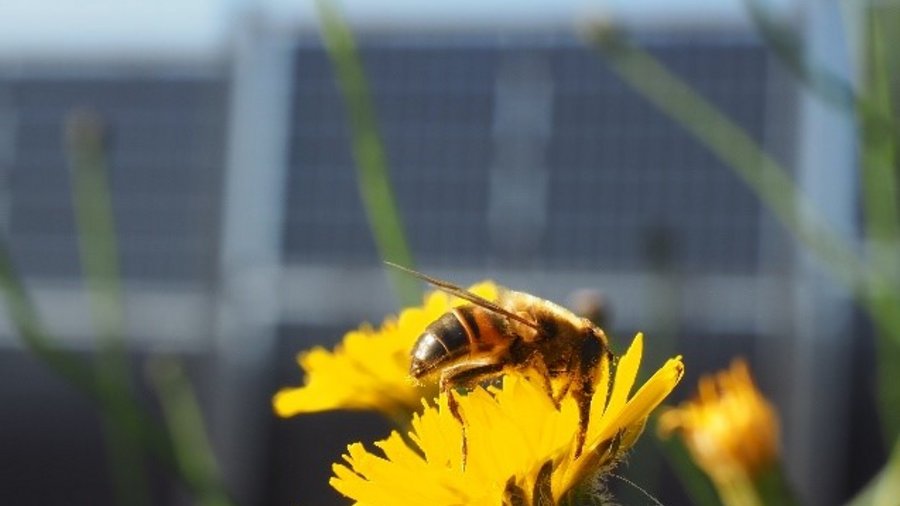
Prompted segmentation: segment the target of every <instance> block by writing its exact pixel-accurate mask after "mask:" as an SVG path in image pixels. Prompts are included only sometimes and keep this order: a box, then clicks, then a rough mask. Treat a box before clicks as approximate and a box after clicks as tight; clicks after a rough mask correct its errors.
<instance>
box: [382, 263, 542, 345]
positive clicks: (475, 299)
mask: <svg viewBox="0 0 900 506" xmlns="http://www.w3.org/2000/svg"><path fill="white" fill-rule="evenodd" d="M384 263H385V264H386V265H388V266H390V267H393V268H395V269H399V270H401V271H403V272H405V273H407V274H410V275H412V276H415V277H417V278H419V279H421V280H423V281H425V282H427V283H428V284H430V285H433V286H434V287H436V288H438V289H439V290H441V291H444V292H446V293H449V294H450V295H455V296H456V297H459V298H460V299H463V300H467V301H469V302H471V303H472V304H476V305H478V306H481V307H483V308H485V309H489V310H491V311H493V312H495V313H497V314H500V315H503V316H505V317H507V318H510V319H512V320H515V321H517V322H519V323H522V324H524V325H527V326H529V327H531V328H533V329H534V330H537V331H538V332H540V331H541V327H540V326H539V325H538V324H537V323H536V322H533V321H531V320H526V319H525V318H522V317H521V316H520V315H517V314H515V313H513V312H510V311H507V310H506V309H503V308H502V307H500V306H498V305H497V304H494V303H493V302H491V301H489V300H487V299H485V298H484V297H481V296H479V295H476V294H474V293H472V292H470V291H468V290H466V289H465V288H460V287H458V286H456V285H454V284H453V283H451V282H449V281H444V280H443V279H437V278H433V277H431V276H429V275H427V274H422V273H421V272H419V271H416V270H413V269H410V268H409V267H403V266H402V265H397V264H395V263H393V262H388V261H387V260H385V261H384Z"/></svg>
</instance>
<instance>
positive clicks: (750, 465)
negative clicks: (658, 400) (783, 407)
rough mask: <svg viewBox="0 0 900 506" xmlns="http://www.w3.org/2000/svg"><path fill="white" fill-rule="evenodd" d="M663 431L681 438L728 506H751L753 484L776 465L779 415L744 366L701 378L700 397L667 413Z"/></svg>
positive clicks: (734, 365) (735, 364)
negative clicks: (745, 505) (738, 505)
mask: <svg viewBox="0 0 900 506" xmlns="http://www.w3.org/2000/svg"><path fill="white" fill-rule="evenodd" d="M659 431H660V434H662V435H664V436H666V435H669V434H671V433H673V432H678V433H680V434H681V436H682V438H683V439H684V442H685V445H686V446H687V447H688V450H689V451H690V453H691V456H692V458H693V459H694V461H695V462H696V463H697V464H698V465H699V466H700V467H701V468H702V469H703V470H704V471H705V472H706V473H707V474H709V476H710V477H711V478H712V479H713V482H714V483H715V484H716V487H717V488H718V489H719V493H720V494H722V495H723V499H724V500H725V501H726V503H728V504H748V503H749V504H753V503H754V502H755V500H754V499H752V496H753V495H754V492H753V490H752V481H753V480H754V479H756V478H757V477H759V476H760V475H761V473H764V472H766V471H768V470H770V469H772V467H773V466H774V465H775V464H776V463H777V460H778V445H779V443H778V432H779V430H778V418H777V415H776V412H775V409H774V408H773V407H772V405H771V404H769V402H768V401H766V399H765V398H764V397H763V395H762V394H761V393H760V392H759V391H758V390H757V389H756V387H755V386H754V384H753V379H752V378H751V376H750V370H749V369H748V368H747V364H746V362H744V361H743V360H736V361H734V362H733V363H732V365H731V368H730V369H728V370H725V371H721V372H719V373H718V374H717V375H715V376H714V377H710V376H705V377H703V378H701V379H700V384H699V392H698V395H697V397H696V398H695V399H693V400H691V401H689V402H685V403H683V404H682V405H680V406H679V407H677V408H673V409H671V410H669V411H667V412H665V413H663V415H662V416H661V417H660V419H659ZM748 494H749V495H748ZM728 497H732V498H736V499H735V500H729V499H728ZM741 497H744V498H743V499H741ZM748 497H749V499H748Z"/></svg>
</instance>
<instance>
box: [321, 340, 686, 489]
mask: <svg viewBox="0 0 900 506" xmlns="http://www.w3.org/2000/svg"><path fill="white" fill-rule="evenodd" d="M642 351H643V339H642V336H641V335H640V334H639V335H638V336H637V337H636V338H635V340H634V342H633V343H632V345H631V347H630V348H629V350H628V352H627V353H626V354H625V355H624V356H623V357H622V358H621V359H620V360H619V362H618V366H617V367H616V370H615V381H614V382H613V384H612V392H608V390H609V388H608V385H609V383H610V382H609V378H610V373H609V371H608V370H603V371H602V373H601V374H600V375H599V376H600V378H599V379H598V382H597V389H596V392H597V393H596V394H595V396H594V399H593V400H592V404H591V414H590V421H589V422H590V423H589V425H588V432H587V438H586V441H585V448H584V452H583V453H582V454H581V456H580V457H578V458H574V454H575V445H576V433H577V431H578V421H579V420H578V409H577V407H576V405H575V402H574V400H572V399H571V397H567V398H566V399H564V400H563V402H562V403H561V405H560V407H559V409H557V408H556V407H555V406H554V404H553V402H552V400H551V399H550V398H549V397H548V396H547V393H546V391H545V388H544V387H543V385H542V384H541V382H540V380H538V379H535V380H531V379H529V377H528V376H527V375H522V374H508V375H506V376H505V377H504V379H503V385H502V388H494V387H491V388H489V389H488V390H485V389H484V388H481V387H479V388H476V389H474V390H473V391H471V392H470V393H469V394H468V395H464V396H463V395H457V394H453V395H456V396H457V399H458V401H459V405H460V411H461V414H462V418H463V419H464V423H465V427H466V429H465V433H466V442H467V447H468V453H467V457H466V464H465V467H463V465H462V437H463V432H462V428H461V426H460V424H459V422H458V421H457V420H456V419H455V418H454V417H453V415H452V414H451V413H450V410H449V409H448V406H447V396H446V395H444V394H442V395H441V396H440V398H439V399H438V401H437V406H431V405H429V404H428V403H425V409H424V411H423V413H422V414H421V415H416V416H415V417H414V418H413V422H412V431H411V432H410V433H409V440H406V439H404V438H403V437H402V436H400V434H399V433H397V432H393V433H392V434H391V435H390V436H389V437H388V438H387V439H384V440H382V441H379V442H377V443H375V446H377V447H378V448H379V449H380V450H381V453H382V454H383V456H381V455H376V454H373V453H370V452H369V451H368V450H366V448H365V447H364V446H363V445H362V444H361V443H354V444H351V445H350V446H349V447H348V453H347V454H346V455H344V460H345V461H346V464H335V465H334V466H333V470H334V474H335V476H334V477H333V478H332V479H331V485H332V486H333V487H334V488H336V489H337V490H338V491H340V492H341V493H342V494H344V495H346V496H348V497H350V498H352V499H353V500H354V501H356V503H355V504H359V505H367V506H375V505H391V506H392V505H397V504H428V505H435V506H440V505H463V504H466V505H480V504H484V505H491V506H497V505H501V504H510V505H518V504H539V503H540V504H548V503H547V502H540V501H538V500H537V499H536V497H535V496H536V495H539V496H540V497H542V498H545V499H544V501H546V500H552V504H559V502H560V501H561V500H562V499H563V498H565V497H566V496H567V495H568V494H574V493H576V491H580V490H583V486H592V485H596V482H595V480H594V478H596V477H597V476H598V475H599V474H602V472H603V471H605V470H609V469H610V468H612V466H613V465H614V464H615V463H616V462H617V460H618V459H619V457H621V455H622V454H623V453H624V452H625V451H626V450H627V449H628V448H630V447H631V446H632V445H633V444H634V442H635V440H636V439H637V437H638V435H639V434H640V432H641V431H642V429H643V427H644V423H645V422H646V420H647V416H648V415H649V414H650V412H651V411H652V410H653V409H654V408H655V407H656V406H657V405H659V403H660V402H662V400H663V399H664V398H665V397H666V396H667V395H668V394H669V392H671V390H672V389H673V388H674V387H675V385H676V384H677V383H678V381H679V379H681V376H682V372H683V369H684V366H683V365H682V362H681V358H680V357H678V358H674V359H671V360H669V361H668V362H667V363H666V364H665V365H664V366H663V367H662V368H660V369H659V370H658V371H657V372H656V373H655V374H654V375H653V377H652V378H650V380H648V381H647V382H646V383H645V384H644V385H643V386H642V387H641V388H640V389H639V390H638V391H637V393H636V394H634V395H633V396H632V397H630V398H629V393H630V392H631V389H632V386H633V384H634V381H635V377H636V376H637V370H638V366H639V364H640V361H641V354H642ZM607 394H609V395H607Z"/></svg>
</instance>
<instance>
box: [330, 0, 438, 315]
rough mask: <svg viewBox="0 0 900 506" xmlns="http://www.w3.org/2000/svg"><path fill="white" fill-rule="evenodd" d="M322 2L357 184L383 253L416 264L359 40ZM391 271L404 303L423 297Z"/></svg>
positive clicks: (408, 281)
mask: <svg viewBox="0 0 900 506" xmlns="http://www.w3.org/2000/svg"><path fill="white" fill-rule="evenodd" d="M316 6H317V8H318V13H319V20H320V24H321V27H322V35H323V37H324V40H325V46H326V48H327V50H328V55H329V57H330V58H331V62H332V65H333V66H334V69H335V74H336V76H337V80H338V84H339V85H340V88H341V92H342V94H343V97H344V103H345V105H346V109H347V114H348V116H349V121H350V128H351V131H352V136H353V155H354V158H355V160H356V168H357V183H358V185H359V191H360V195H361V196H362V200H363V204H364V207H365V209H366V215H367V216H368V219H369V226H370V227H371V229H372V234H373V235H374V237H375V243H376V245H377V247H378V251H379V254H380V255H381V258H382V259H383V260H387V261H390V262H394V263H396V264H400V265H402V266H405V267H410V268H412V267H414V264H413V258H412V253H411V252H410V249H409V245H408V243H407V241H406V236H405V234H404V228H403V223H402V220H401V217H400V212H399V210H398V208H397V204H396V200H395V198H394V194H393V190H392V188H391V182H390V178H389V175H388V166H387V156H386V154H385V150H384V144H383V142H382V140H381V136H380V135H379V132H378V122H377V120H376V115H375V106H374V104H373V103H372V97H371V94H370V92H369V85H368V82H367V79H366V75H365V71H364V69H363V65H362V62H361V60H360V57H359V52H358V51H357V48H356V42H355V40H354V38H353V34H352V32H351V31H350V28H349V27H348V26H347V24H346V23H345V22H344V20H343V18H342V17H341V15H340V13H339V12H338V11H337V10H336V9H335V8H334V7H333V6H332V5H331V3H330V2H328V1H326V0H317V1H316ZM388 276H390V279H391V282H392V284H393V287H394V291H395V293H396V295H397V297H398V299H399V300H400V302H401V304H403V305H404V306H408V305H414V304H418V303H419V302H421V297H422V295H421V289H420V287H419V283H418V282H417V281H416V280H415V279H413V278H411V277H410V276H406V275H404V274H403V273H402V272H399V271H397V270H395V269H388Z"/></svg>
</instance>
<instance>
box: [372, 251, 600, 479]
mask: <svg viewBox="0 0 900 506" xmlns="http://www.w3.org/2000/svg"><path fill="white" fill-rule="evenodd" d="M388 265H391V266H392V267H395V268H398V269H400V270H402V271H404V272H407V273H409V274H412V275H414V276H416V277H418V278H420V279H423V280H424V281H426V282H428V283H429V284H431V285H434V286H435V287H436V288H438V289H440V290H442V291H444V292H446V293H448V294H450V295H454V296H456V297H459V298H461V299H464V300H466V301H468V302H469V304H465V305H462V306H459V307H457V308H454V309H451V310H450V311H448V312H446V313H444V314H443V315H442V316H441V317H440V318H438V319H437V320H435V321H434V322H432V323H431V324H430V325H428V327H426V328H425V330H424V332H423V333H422V335H421V336H419V338H418V340H417V341H416V344H415V345H414V346H413V349H412V353H411V362H410V369H409V373H410V375H411V376H412V377H413V378H415V379H416V380H422V379H426V378H430V377H433V376H435V375H439V377H440V383H439V384H440V390H441V392H445V393H448V405H449V408H450V410H451V412H452V414H453V416H454V417H455V418H456V419H457V420H458V421H459V422H460V424H462V425H463V430H465V425H464V424H463V421H462V417H461V416H460V413H459V405H458V402H457V401H456V399H455V397H454V396H453V395H450V394H449V392H448V391H449V390H450V389H452V388H471V387H473V386H476V385H479V384H483V383H485V382H488V381H491V380H494V379H497V378H498V377H500V376H502V375H503V374H504V373H506V372H509V371H514V370H519V371H524V370H531V371H535V372H536V373H537V374H538V375H539V376H540V379H541V381H542V383H543V384H544V388H545V389H546V392H547V395H548V396H549V397H550V399H551V400H552V401H553V403H554V404H555V405H556V406H557V407H559V403H560V402H561V401H562V399H563V398H564V397H565V396H566V394H570V395H571V396H572V398H573V399H574V400H575V402H576V404H577V406H578V416H579V426H578V433H577V435H576V438H577V439H576V445H577V446H576V449H575V457H576V458H577V457H578V456H579V455H581V452H582V449H583V446H584V440H585V436H586V434H587V427H588V422H589V417H590V408H591V399H592V397H593V395H594V384H595V382H596V379H597V375H598V372H599V371H600V370H601V367H606V368H608V367H610V365H611V363H612V360H613V354H612V352H611V351H610V348H609V341H608V339H607V337H606V334H604V333H603V330H601V329H600V328H599V327H597V326H596V325H594V324H593V323H591V321H590V320H588V319H587V318H582V317H579V316H577V315H575V314H574V313H572V312H571V311H569V310H567V309H565V308H563V307H562V306H559V305H557V304H555V303H553V302H550V301H548V300H544V299H541V298H539V297H535V296H534V295H531V294H528V293H524V292H517V291H513V290H501V292H500V294H499V297H498V300H497V301H496V302H491V301H489V300H486V299H484V298H483V297H480V296H478V295H476V294H474V293H472V292H469V291H468V290H465V289H463V288H460V287H458V286H456V285H454V284H452V283H449V282H447V281H443V280H440V279H436V278H433V277H431V276H427V275H425V274H422V273H420V272H417V271H414V270H411V269H408V268H406V267H402V266H399V265H396V264H392V263H389V262H388ZM555 385H558V386H556V387H555ZM465 455H466V440H465V432H463V462H465Z"/></svg>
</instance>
